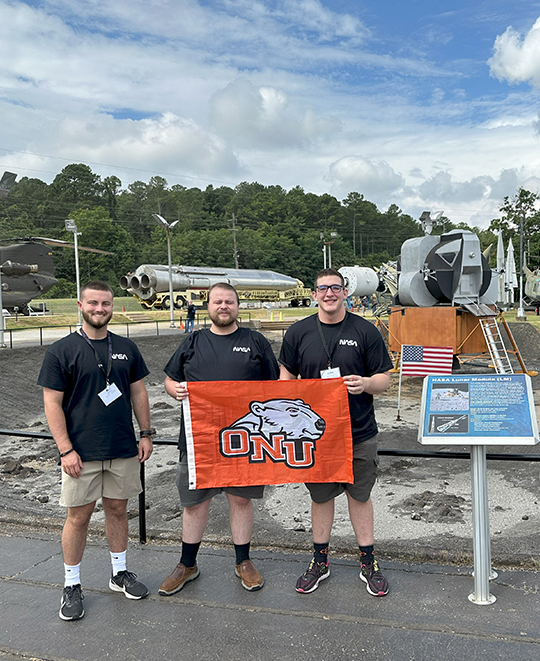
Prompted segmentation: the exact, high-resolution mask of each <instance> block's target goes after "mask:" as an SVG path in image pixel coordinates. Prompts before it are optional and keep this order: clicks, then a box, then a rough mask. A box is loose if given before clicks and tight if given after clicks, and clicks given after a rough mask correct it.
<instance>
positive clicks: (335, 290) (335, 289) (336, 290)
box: [315, 285, 345, 294]
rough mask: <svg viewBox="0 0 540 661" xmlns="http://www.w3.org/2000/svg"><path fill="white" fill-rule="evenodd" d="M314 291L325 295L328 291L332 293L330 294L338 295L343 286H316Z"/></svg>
mask: <svg viewBox="0 0 540 661" xmlns="http://www.w3.org/2000/svg"><path fill="white" fill-rule="evenodd" d="M315 289H316V291H318V292H320V293H321V294H324V293H326V292H327V291H328V290H329V289H330V290H331V291H332V293H334V294H339V292H340V291H343V290H344V289H345V287H344V286H343V285H317V286H316V287H315Z"/></svg>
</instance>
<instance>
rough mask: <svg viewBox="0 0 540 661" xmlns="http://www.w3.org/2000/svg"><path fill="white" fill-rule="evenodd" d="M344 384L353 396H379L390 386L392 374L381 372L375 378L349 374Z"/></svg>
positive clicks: (344, 379)
mask: <svg viewBox="0 0 540 661" xmlns="http://www.w3.org/2000/svg"><path fill="white" fill-rule="evenodd" d="M343 383H344V384H345V385H346V386H347V390H348V391H349V392H350V394H351V395H360V394H361V393H363V392H365V393H367V394H368V395H379V394H380V393H382V392H384V391H385V390H386V389H387V388H388V386H389V385H390V372H380V373H379V374H374V375H373V376H360V375H359V374H349V375H348V376H344V377H343Z"/></svg>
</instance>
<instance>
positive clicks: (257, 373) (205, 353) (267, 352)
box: [159, 283, 279, 596]
mask: <svg viewBox="0 0 540 661" xmlns="http://www.w3.org/2000/svg"><path fill="white" fill-rule="evenodd" d="M238 309H239V300H238V294H237V292H236V290H235V289H234V287H231V285H229V284H227V283H218V284H215V285H213V286H212V287H211V288H210V290H209V292H208V314H209V315H210V319H211V321H212V325H211V327H210V328H204V329H201V330H198V331H195V333H193V334H192V335H190V336H189V337H188V338H187V339H186V340H185V341H184V342H183V343H182V344H181V345H180V347H179V348H178V349H177V350H176V352H175V354H174V355H173V357H172V358H171V359H170V360H169V362H168V363H167V365H166V367H165V373H166V374H167V378H166V379H165V389H166V390H167V392H168V393H169V395H170V396H171V397H173V398H174V399H176V400H177V401H182V400H183V399H185V398H186V397H187V394H188V390H189V384H188V385H186V383H185V382H186V381H187V382H189V381H261V380H266V379H277V377H278V374H279V370H278V365H277V361H276V359H275V357H274V354H273V353H272V349H271V347H270V344H269V342H268V340H267V339H266V338H265V337H264V336H263V335H261V334H260V333H257V332H255V331H251V330H249V329H248V328H239V326H238V324H237V318H238ZM178 446H179V449H180V460H179V463H178V473H177V478H176V485H177V487H178V493H179V495H180V504H181V505H182V507H183V508H184V513H183V517H182V556H181V558H180V562H179V564H178V565H177V566H176V567H175V568H174V570H173V572H172V574H171V575H170V576H168V577H167V578H166V579H165V580H164V581H163V583H162V585H161V587H160V589H159V594H161V595H164V596H169V595H172V594H175V593H176V592H179V591H180V590H181V589H182V588H183V587H184V586H185V585H186V583H189V582H190V581H193V580H195V579H196V578H197V577H198V576H199V568H198V566H197V553H198V550H199V546H200V544H201V540H202V537H203V534H204V530H205V527H206V523H207V521H208V511H209V507H210V501H211V499H212V498H213V497H214V496H215V495H216V494H218V493H219V492H221V491H224V492H225V494H226V496H227V500H228V501H229V516H230V521H231V532H232V539H233V543H234V549H235V554H236V569H235V573H236V575H237V576H238V577H239V578H240V579H241V581H242V586H243V587H244V588H245V589H246V590H250V591H251V590H260V589H261V588H262V587H263V585H264V579H263V577H262V575H261V574H260V572H259V571H258V570H257V569H256V567H255V566H254V564H253V562H252V561H251V560H250V557H249V547H250V542H251V531H252V528H253V503H252V498H262V496H263V491H264V487H263V486H255V487H225V488H224V489H193V490H190V489H189V488H188V467H187V454H186V436H185V431H184V425H183V424H182V426H181V428H180V437H179V441H178Z"/></svg>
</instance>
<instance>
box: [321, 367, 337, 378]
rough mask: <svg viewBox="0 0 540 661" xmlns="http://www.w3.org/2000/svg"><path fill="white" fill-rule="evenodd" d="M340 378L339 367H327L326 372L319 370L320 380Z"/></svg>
mask: <svg viewBox="0 0 540 661" xmlns="http://www.w3.org/2000/svg"><path fill="white" fill-rule="evenodd" d="M340 376H341V372H340V371H339V367H331V368H330V367H329V368H328V369H327V370H321V379H338V378H339V377H340Z"/></svg>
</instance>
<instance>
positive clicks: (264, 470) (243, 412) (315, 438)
mask: <svg viewBox="0 0 540 661" xmlns="http://www.w3.org/2000/svg"><path fill="white" fill-rule="evenodd" d="M188 393H189V394H188V397H187V398H186V399H185V400H184V401H183V403H182V405H183V409H184V424H185V425H186V439H187V453H188V468H189V488H190V489H206V488H214V487H230V486H250V485H259V484H286V483H290V482H293V483H294V482H345V483H352V482H353V474H352V434H351V422H350V416H349V402H348V397H347V388H346V387H345V385H344V383H343V381H342V380H341V379H301V380H290V381H208V382H206V381H197V382H190V383H188Z"/></svg>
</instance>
